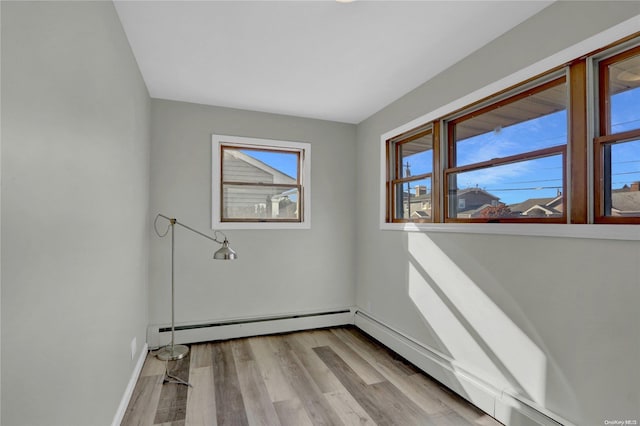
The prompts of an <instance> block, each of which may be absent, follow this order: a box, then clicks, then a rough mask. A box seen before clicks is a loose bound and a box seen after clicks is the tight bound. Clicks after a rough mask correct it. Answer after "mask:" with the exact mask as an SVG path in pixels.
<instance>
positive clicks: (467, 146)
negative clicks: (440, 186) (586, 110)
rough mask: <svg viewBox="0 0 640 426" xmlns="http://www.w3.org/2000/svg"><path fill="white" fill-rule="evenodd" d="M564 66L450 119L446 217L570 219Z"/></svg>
mask: <svg viewBox="0 0 640 426" xmlns="http://www.w3.org/2000/svg"><path fill="white" fill-rule="evenodd" d="M567 105H568V89H567V84H566V75H565V71H562V72H560V73H556V74H553V75H550V76H547V77H545V78H543V79H541V80H538V81H536V82H532V83H529V84H528V85H527V87H521V88H519V89H517V90H514V91H511V92H509V93H506V94H503V95H501V96H500V97H499V98H493V99H489V100H488V101H486V102H484V103H483V104H482V105H479V106H478V107H475V108H473V109H471V110H467V111H463V112H462V113H461V115H460V116H458V117H453V118H450V119H446V120H445V123H446V129H447V142H448V145H447V146H448V152H447V154H448V157H447V165H448V167H447V168H446V169H445V170H444V185H445V212H446V216H445V220H446V221H479V222H488V221H497V220H499V221H527V222H566V214H565V209H564V206H565V204H566V202H565V200H566V197H565V187H566V185H565V180H566V179H565V168H566V146H567V129H568V123H567V109H568V108H567Z"/></svg>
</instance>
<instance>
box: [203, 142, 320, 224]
mask: <svg viewBox="0 0 640 426" xmlns="http://www.w3.org/2000/svg"><path fill="white" fill-rule="evenodd" d="M212 151H213V162H212V164H213V167H212V168H213V171H214V172H213V178H214V179H213V184H212V188H213V191H212V194H213V195H212V201H213V203H212V205H213V208H212V210H213V225H214V227H223V228H224V227H234V228H238V227H243V226H239V224H262V223H270V224H293V225H296V224H298V225H299V224H303V223H304V222H305V221H307V222H308V218H309V215H308V214H306V215H305V209H306V208H308V201H307V200H308V192H309V176H310V173H309V164H310V161H309V156H310V146H309V144H303V143H299V142H283V141H270V140H263V139H254V138H240V137H233V136H219V135H214V136H213V145H212ZM225 224H227V225H231V224H233V225H231V226H224V225H225Z"/></svg>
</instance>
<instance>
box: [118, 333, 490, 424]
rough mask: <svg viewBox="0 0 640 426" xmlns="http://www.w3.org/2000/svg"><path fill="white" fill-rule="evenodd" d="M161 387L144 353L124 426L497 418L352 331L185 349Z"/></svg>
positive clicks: (158, 366) (160, 371)
mask: <svg viewBox="0 0 640 426" xmlns="http://www.w3.org/2000/svg"><path fill="white" fill-rule="evenodd" d="M168 366H169V370H170V371H171V372H172V374H174V375H175V376H177V377H180V378H181V379H184V380H188V381H189V382H191V384H192V385H193V386H192V387H187V386H183V385H176V384H170V383H168V384H164V385H163V377H164V369H165V362H163V361H159V360H158V359H157V358H155V357H154V356H153V353H150V354H149V356H148V357H147V360H146V362H145V364H144V367H143V370H142V373H141V376H140V378H139V380H138V383H137V385H136V388H135V390H134V392H133V396H132V398H131V401H130V403H129V407H128V408H127V412H126V414H125V418H124V420H123V422H122V425H123V426H129V425H165V426H166V425H171V426H183V425H197V426H206V425H220V426H222V425H266V426H277V425H282V426H289V425H290V426H305V425H342V424H344V425H402V426H411V425H425V426H427V425H449V426H463V425H500V423H498V422H497V421H496V420H494V419H493V418H491V417H489V416H487V415H486V414H484V413H482V412H481V411H479V410H478V409H477V408H475V407H473V406H472V405H470V404H468V403H467V402H466V401H464V400H463V399H461V398H460V397H458V396H457V395H455V394H453V393H451V392H449V391H448V390H446V389H444V388H442V387H441V386H440V385H439V384H438V383H436V382H434V381H433V380H432V379H430V378H429V377H428V376H426V375H425V374H423V373H421V372H420V371H419V370H418V369H417V368H415V367H414V366H412V365H411V364H409V363H408V362H406V361H404V360H403V359H402V358H400V357H399V356H398V355H396V354H394V353H393V352H391V351H389V350H388V349H386V348H385V347H383V346H381V345H380V344H379V343H378V342H376V341H375V340H373V339H371V338H369V337H368V336H366V335H365V334H363V333H361V332H360V331H358V330H357V329H355V328H352V327H348V328H333V329H323V330H313V331H304V332H297V333H291V334H284V335H275V336H260V337H251V338H246V339H236V340H229V341H221V342H212V343H204V344H197V345H192V346H191V351H190V354H189V356H188V357H186V358H184V359H182V360H179V361H172V362H169V363H168Z"/></svg>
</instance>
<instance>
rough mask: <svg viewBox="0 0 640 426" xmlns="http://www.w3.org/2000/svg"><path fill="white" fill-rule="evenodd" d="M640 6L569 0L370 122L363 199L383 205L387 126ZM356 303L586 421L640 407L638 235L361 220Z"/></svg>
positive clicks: (632, 414)
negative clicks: (472, 230)
mask: <svg viewBox="0 0 640 426" xmlns="http://www.w3.org/2000/svg"><path fill="white" fill-rule="evenodd" d="M638 14H640V3H639V2H621V3H615V2H558V3H555V4H553V5H552V6H550V7H549V8H547V9H545V10H543V11H542V12H541V13H540V14H538V15H536V16H535V17H533V18H532V19H530V20H528V21H526V22H524V23H523V24H521V25H520V26H518V27H516V28H515V29H514V30H512V31H510V32H508V33H506V34H505V35H503V36H502V37H500V38H499V39H497V40H496V41H494V42H492V43H491V44H489V45H487V46H485V47H484V48H482V49H480V50H479V51H477V52H475V53H474V54H472V55H471V56H469V57H467V58H465V59H464V60H463V61H461V62H460V63H458V64H456V65H455V66H453V67H451V68H450V69H449V70H447V71H445V72H444V73H442V74H441V75H439V76H437V77H435V78H434V79H432V80H431V81H429V82H427V83H425V84H424V85H422V86H421V87H419V88H417V89H416V90H414V91H412V92H411V93H409V94H407V95H406V96H404V97H403V98H401V99H399V100H398V101H396V102H394V103H393V104H391V105H389V106H388V107H387V108H385V109H383V110H382V111H380V112H378V113H377V114H375V115H374V116H372V117H371V118H369V119H367V120H366V121H364V122H363V123H361V124H360V125H359V126H358V134H357V151H358V157H357V159H358V162H357V164H358V168H357V169H358V178H357V181H358V192H357V204H356V208H355V210H356V211H359V212H371V211H372V210H373V209H376V208H377V206H379V197H380V195H379V191H380V188H379V179H380V177H379V173H380V172H379V164H380V136H381V134H383V133H386V132H388V131H390V130H392V129H394V128H395V127H397V126H400V125H403V124H404V123H407V122H409V121H411V120H412V119H414V118H416V117H420V116H422V115H424V114H427V113H429V112H430V111H433V110H435V109H437V108H439V107H441V106H443V105H446V104H447V103H449V102H453V101H454V100H456V99H458V98H460V97H462V96H464V95H466V94H468V93H471V92H473V91H475V90H478V89H480V88H482V87H484V86H486V85H487V84H489V83H492V82H494V81H497V80H499V79H501V78H503V77H505V76H508V75H510V74H511V73H513V72H515V71H518V70H520V69H522V68H524V67H526V66H528V65H531V64H533V63H535V62H537V61H539V60H541V59H543V58H545V57H547V56H550V55H551V54H553V53H555V52H557V51H560V50H561V49H563V48H566V47H569V46H571V45H573V44H575V43H577V42H579V41H580V40H583V39H586V38H588V37H589V36H591V35H593V34H596V33H598V32H600V31H602V30H605V29H607V28H609V27H611V26H613V25H615V24H617V23H619V22H622V21H624V20H626V19H629V18H630V17H632V16H636V15H638ZM356 247H357V295H356V300H357V305H358V306H360V307H362V308H363V309H365V310H367V311H369V312H370V313H372V314H373V315H374V316H375V317H377V318H379V319H381V320H383V321H384V322H386V323H387V324H390V325H392V326H393V327H396V328H397V329H399V330H401V331H403V332H405V333H407V334H408V335H410V336H412V337H414V338H416V339H417V340H419V341H420V342H422V343H423V344H425V345H427V346H429V347H431V348H433V349H435V350H438V351H440V352H441V353H444V354H445V355H447V356H449V357H450V358H451V359H452V360H454V361H455V362H456V363H457V367H459V368H461V369H465V370H467V371H471V372H473V373H474V374H475V375H477V376H480V377H482V378H484V379H486V380H487V381H489V382H490V383H493V384H495V385H496V386H498V387H501V386H504V387H508V388H514V389H515V392H518V393H519V394H521V395H524V396H525V397H527V398H528V399H530V400H533V401H537V402H539V404H540V405H542V406H545V407H547V408H548V409H549V410H551V411H553V412H555V413H557V414H559V415H561V416H563V417H565V418H566V419H568V420H571V421H575V422H577V423H579V424H585V425H587V424H589V425H591V424H593V425H596V424H603V422H604V420H606V419H609V420H611V419H620V418H622V419H640V393H639V388H640V387H639V386H638V384H639V383H640V368H638V360H639V359H640V337H639V334H638V329H637V326H638V323H639V322H638V321H639V314H638V308H637V303H638V300H640V269H639V268H640V267H639V265H640V244H639V243H638V241H613V240H604V239H600V240H599V239H577V238H553V237H549V238H544V237H527V236H498V235H479V234H478V235H474V234H463V233H457V234H454V233H447V234H436V233H405V232H399V231H397V232H396V231H380V230H379V223H378V216H377V215H375V214H362V215H359V216H358V220H357V243H356Z"/></svg>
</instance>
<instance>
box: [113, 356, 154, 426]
mask: <svg viewBox="0 0 640 426" xmlns="http://www.w3.org/2000/svg"><path fill="white" fill-rule="evenodd" d="M148 352H149V346H148V345H147V344H146V343H145V344H144V346H143V347H142V350H141V351H140V355H139V356H138V361H137V362H136V366H135V368H134V369H133V373H131V378H130V379H129V384H127V388H126V389H125V391H124V395H122V400H120V405H119V406H118V411H116V415H115V416H114V417H113V422H112V423H111V426H119V425H120V423H121V422H122V419H123V418H124V414H125V412H126V411H127V407H128V406H129V401H130V400H131V395H133V389H135V387H136V383H137V382H138V377H140V373H141V372H142V366H143V365H144V360H145V359H146V358H147V353H148Z"/></svg>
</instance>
